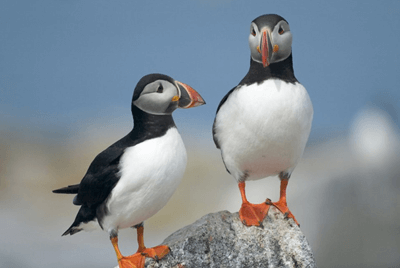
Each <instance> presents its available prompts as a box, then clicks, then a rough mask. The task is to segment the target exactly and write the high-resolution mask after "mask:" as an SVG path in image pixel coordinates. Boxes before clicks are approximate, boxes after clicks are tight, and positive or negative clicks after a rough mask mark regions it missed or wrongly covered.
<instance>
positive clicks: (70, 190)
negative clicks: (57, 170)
mask: <svg viewBox="0 0 400 268" xmlns="http://www.w3.org/2000/svg"><path fill="white" fill-rule="evenodd" d="M78 190H79V184H74V185H69V186H67V187H63V188H60V189H56V190H53V193H55V194H77V193H78Z"/></svg>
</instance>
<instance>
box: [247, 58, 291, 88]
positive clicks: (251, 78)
mask: <svg viewBox="0 0 400 268" xmlns="http://www.w3.org/2000/svg"><path fill="white" fill-rule="evenodd" d="M270 78H277V79H280V80H283V81H285V82H288V83H293V84H294V83H296V82H298V81H297V79H296V77H295V76H294V71H293V59H292V54H290V56H289V57H288V58H287V59H285V60H283V61H281V62H277V63H273V64H271V65H269V66H267V67H265V68H264V67H263V65H262V64H261V63H258V62H256V61H254V60H253V59H252V58H251V57H250V69H249V72H248V73H247V74H246V76H245V77H244V78H243V79H242V81H240V83H239V85H251V84H254V83H262V82H264V81H265V80H268V79H270Z"/></svg>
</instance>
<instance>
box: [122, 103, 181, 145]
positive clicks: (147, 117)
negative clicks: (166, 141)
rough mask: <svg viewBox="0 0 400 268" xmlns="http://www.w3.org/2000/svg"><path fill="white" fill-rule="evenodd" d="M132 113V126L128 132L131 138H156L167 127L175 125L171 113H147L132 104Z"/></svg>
mask: <svg viewBox="0 0 400 268" xmlns="http://www.w3.org/2000/svg"><path fill="white" fill-rule="evenodd" d="M132 115H133V120H134V127H133V130H132V131H131V133H130V136H131V138H137V137H140V138H145V139H148V138H156V137H160V136H162V135H164V134H165V133H166V132H167V131H168V129H170V128H172V127H175V122H174V120H173V119H172V115H171V114H167V115H154V114H149V113H146V112H144V111H142V110H140V109H139V108H137V107H136V106H134V105H132Z"/></svg>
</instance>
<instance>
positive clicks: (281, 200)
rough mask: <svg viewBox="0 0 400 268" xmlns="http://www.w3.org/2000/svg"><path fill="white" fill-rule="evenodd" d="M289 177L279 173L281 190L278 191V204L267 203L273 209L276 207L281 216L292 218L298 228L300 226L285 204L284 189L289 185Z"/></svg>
mask: <svg viewBox="0 0 400 268" xmlns="http://www.w3.org/2000/svg"><path fill="white" fill-rule="evenodd" d="M289 177H290V176H289V175H288V174H283V173H280V174H279V178H280V179H281V190H280V197H279V201H278V202H273V203H271V202H268V201H269V200H268V201H267V202H268V203H269V204H270V205H273V206H274V207H276V208H277V209H279V210H280V211H281V212H282V213H283V214H285V217H286V218H292V219H293V220H294V221H295V222H296V224H297V225H298V226H300V224H299V223H298V222H297V220H296V218H295V217H294V215H293V214H292V212H290V210H289V208H288V206H287V203H286V188H287V185H288V183H289Z"/></svg>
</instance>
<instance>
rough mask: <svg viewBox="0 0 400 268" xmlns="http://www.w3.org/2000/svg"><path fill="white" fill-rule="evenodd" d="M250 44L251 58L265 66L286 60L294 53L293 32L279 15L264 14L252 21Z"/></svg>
mask: <svg viewBox="0 0 400 268" xmlns="http://www.w3.org/2000/svg"><path fill="white" fill-rule="evenodd" d="M249 46H250V51H251V58H252V59H253V60H254V61H256V62H258V63H261V64H262V65H263V66H264V67H267V66H269V65H270V64H272V63H275V62H280V61H283V60H285V59H286V58H288V57H289V56H290V54H291V53H292V33H291V32H290V28H289V24H288V22H287V21H286V20H285V19H284V18H282V17H281V16H279V15H275V14H268V15H262V16H260V17H258V18H256V19H255V20H253V21H252V22H251V25H250V35H249Z"/></svg>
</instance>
